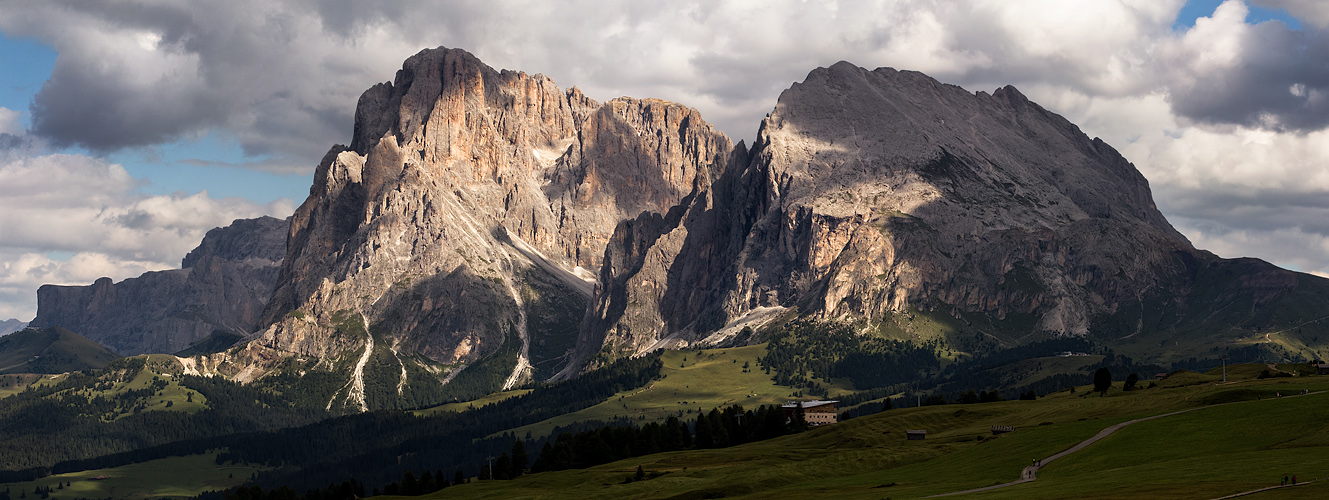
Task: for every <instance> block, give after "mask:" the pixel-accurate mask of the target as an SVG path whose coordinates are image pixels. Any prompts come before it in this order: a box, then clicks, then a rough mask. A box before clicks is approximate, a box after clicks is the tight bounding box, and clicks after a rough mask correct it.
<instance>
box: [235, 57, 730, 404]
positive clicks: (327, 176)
mask: <svg viewBox="0 0 1329 500" xmlns="http://www.w3.org/2000/svg"><path fill="white" fill-rule="evenodd" d="M730 149H732V144H731V143H730V142H729V140H728V139H727V138H726V137H725V136H724V135H723V134H721V133H720V132H718V131H715V130H714V129H712V128H711V126H710V125H709V124H707V123H706V122H705V121H703V120H702V119H701V118H700V116H699V115H698V114H697V112H696V111H695V110H693V109H690V108H687V107H684V106H681V105H678V104H673V103H669V102H665V101H660V100H655V99H646V100H638V99H630V98H619V99H614V100H612V101H609V102H606V103H603V104H601V103H598V102H595V101H593V100H591V99H589V98H587V97H585V96H584V95H582V94H581V92H580V91H578V90H577V89H575V88H573V89H571V90H563V89H560V88H558V87H557V86H556V85H555V84H554V82H553V81H552V80H550V79H549V78H546V77H545V76H543V75H527V74H525V73H520V72H514V71H497V70H494V69H493V68H490V67H489V66H487V65H485V64H483V63H482V62H480V61H479V60H477V59H476V58H475V57H474V56H472V55H471V54H469V53H467V52H465V51H462V50H455V49H442V48H440V49H434V50H425V51H422V52H420V53H419V54H416V55H415V56H413V57H411V58H410V59H408V60H407V61H406V62H405V63H404V64H403V67H402V69H401V70H400V71H398V73H397V75H396V78H395V79H394V80H393V81H392V82H391V83H383V84H379V85H376V86H374V87H373V88H371V89H369V90H368V91H366V92H365V93H364V94H363V95H362V96H361V98H360V101H359V104H358V107H357V110H356V123H355V134H354V138H353V140H352V142H351V145H350V146H349V147H346V146H334V147H333V148H332V149H331V150H330V151H329V152H328V154H327V155H326V156H325V157H324V159H323V161H322V162H321V163H320V164H319V166H318V169H317V171H316V172H315V174H314V185H313V187H312V188H311V189H310V196H309V198H308V199H307V200H306V201H305V202H304V204H302V205H301V206H300V208H299V209H298V210H296V213H295V215H294V216H293V219H292V223H291V226H290V233H289V239H288V250H287V254H286V259H285V261H284V262H283V266H282V270H281V279H280V283H281V285H280V286H279V287H278V289H277V290H276V292H275V293H274V295H273V297H272V301H271V302H269V303H268V306H267V309H266V311H265V312H264V315H263V319H262V321H261V325H260V327H261V329H262V331H261V332H260V333H259V334H258V335H257V336H256V337H255V339H254V340H253V341H252V342H251V343H249V344H248V346H247V347H246V348H245V349H241V350H239V351H237V352H235V353H233V355H234V358H228V359H225V360H222V361H220V362H217V363H218V365H217V366H218V368H219V369H220V370H221V371H223V372H227V373H231V374H238V373H241V372H242V371H243V372H244V374H243V375H240V378H242V379H248V378H253V377H257V376H261V375H262V373H263V372H264V370H266V369H267V368H268V367H270V366H272V365H273V364H274V363H276V362H280V361H281V360H282V359H285V358H289V357H292V356H296V357H309V358H320V359H321V358H328V357H332V356H336V355H338V354H340V353H343V352H349V351H354V350H356V349H361V348H362V347H363V346H365V345H367V343H366V342H365V339H364V338H363V336H361V337H359V338H354V336H347V335H339V334H338V329H337V327H336V325H335V323H337V321H335V320H334V317H338V318H343V319H344V318H345V317H346V315H348V314H349V315H351V316H354V317H356V318H357V319H356V321H363V323H364V324H366V325H368V327H369V328H368V330H369V331H371V332H373V333H374V334H375V335H381V336H382V339H380V340H381V341H382V342H386V343H387V344H388V345H390V346H391V347H392V348H393V349H394V352H396V351H401V352H403V353H415V354H421V355H424V356H426V357H428V358H429V359H431V360H433V361H435V362H438V363H441V364H444V365H457V364H467V363H472V362H474V361H476V360H478V359H481V358H482V357H485V356H487V355H489V354H491V353H494V352H496V351H497V350H498V349H499V347H500V345H501V344H502V343H504V341H505V340H504V339H505V337H506V336H507V335H508V334H510V333H515V334H516V335H515V336H516V337H517V338H519V339H520V341H521V342H522V343H523V346H522V354H521V360H520V361H519V365H520V364H522V363H526V365H527V368H522V367H519V368H518V369H516V370H514V373H513V376H514V377H515V378H514V379H513V381H520V380H524V379H529V378H530V377H531V376H532V370H531V369H530V368H529V366H530V365H532V364H534V365H535V367H534V372H536V373H543V372H545V371H548V370H552V369H553V368H554V367H556V366H561V365H562V364H563V363H565V361H566V354H567V350H568V348H570V347H571V344H572V341H573V339H574V338H575V335H576V323H577V321H578V320H579V318H580V317H581V316H582V313H583V311H584V309H585V303H586V301H587V300H588V299H589V297H590V295H591V291H592V289H593V282H594V276H595V270H598V269H599V267H600V264H601V259H602V258H603V255H604V248H605V245H606V243H607V242H608V240H609V237H610V236H611V235H612V234H613V231H614V228H615V227H616V226H617V225H618V223H619V222H620V221H622V220H624V219H627V218H631V217H636V216H637V215H638V214H640V213H642V212H663V211H665V210H668V209H669V207H671V206H674V205H675V204H677V203H678V202H679V201H680V200H681V199H682V198H683V197H684V196H686V195H687V194H688V193H690V192H692V191H693V190H694V189H695V188H696V186H699V185H700V186H705V185H709V184H710V183H711V181H712V175H711V169H712V167H711V165H712V164H713V163H716V162H717V161H718V162H723V160H724V158H725V156H726V155H727V154H728V152H729V151H730ZM588 279H589V280H588ZM588 281H589V282H588ZM555 299H558V300H555ZM569 300H570V303H571V304H572V306H571V307H570V308H569V307H568V306H566V304H565V303H568V302H569ZM551 301H553V302H560V301H561V302H560V303H564V305H562V306H558V307H561V308H563V309H569V311H562V312H550V310H551V308H555V307H554V306H551V305H550V303H551ZM555 309H556V308H555ZM537 310H539V311H542V312H540V313H539V314H540V317H534V316H532V315H533V314H536V311H537ZM339 314H340V316H339ZM560 315H562V316H567V317H568V318H570V320H569V321H570V323H569V321H564V323H569V324H568V325H566V326H567V328H553V327H549V326H548V325H549V324H551V323H558V322H559V321H556V320H555V319H551V318H550V316H560ZM553 330H558V331H553ZM550 335H562V336H565V337H567V339H566V341H565V342H557V341H550V339H548V338H546V337H548V336H550ZM554 345H562V346H563V347H559V348H557V349H558V351H557V352H553V351H551V350H552V349H555V348H554V347H548V348H547V349H546V351H542V352H536V351H540V348H541V346H554ZM532 349H534V351H532ZM542 360H543V361H544V362H545V364H543V365H542V364H541V361H542ZM546 377H547V375H546Z"/></svg>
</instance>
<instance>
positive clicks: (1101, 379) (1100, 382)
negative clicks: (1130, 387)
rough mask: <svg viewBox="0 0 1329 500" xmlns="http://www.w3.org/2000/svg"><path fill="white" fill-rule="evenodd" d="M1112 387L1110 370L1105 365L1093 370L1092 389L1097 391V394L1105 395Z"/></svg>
mask: <svg viewBox="0 0 1329 500" xmlns="http://www.w3.org/2000/svg"><path fill="white" fill-rule="evenodd" d="M1111 387H1112V372H1111V371H1109V370H1108V369H1107V367H1106V366H1104V367H1102V368H1099V369H1098V371H1096V372H1094V390H1095V391H1098V395H1099V396H1106V395H1107V391H1108V389H1109V388H1111Z"/></svg>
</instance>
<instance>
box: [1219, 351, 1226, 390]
mask: <svg viewBox="0 0 1329 500" xmlns="http://www.w3.org/2000/svg"><path fill="white" fill-rule="evenodd" d="M1218 359H1221V360H1223V383H1224V384H1226V383H1227V355H1226V354H1224V355H1221V356H1219V357H1218Z"/></svg>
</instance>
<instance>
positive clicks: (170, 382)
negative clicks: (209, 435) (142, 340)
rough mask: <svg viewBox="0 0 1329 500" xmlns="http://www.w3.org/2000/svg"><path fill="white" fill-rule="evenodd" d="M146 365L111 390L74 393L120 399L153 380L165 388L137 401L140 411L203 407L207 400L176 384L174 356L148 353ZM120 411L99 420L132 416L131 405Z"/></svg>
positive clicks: (176, 364) (87, 390) (187, 410)
mask: <svg viewBox="0 0 1329 500" xmlns="http://www.w3.org/2000/svg"><path fill="white" fill-rule="evenodd" d="M144 357H145V358H146V363H144V366H143V368H142V369H141V370H139V371H138V372H137V373H135V374H133V378H131V379H130V380H128V381H125V382H122V383H118V384H115V385H114V386H113V387H111V388H109V389H107V390H104V391H97V390H91V389H83V390H80V391H78V392H79V393H80V394H82V395H84V396H88V397H96V396H101V397H103V398H106V399H116V398H122V396H123V395H124V394H125V393H126V392H128V391H131V390H142V389H147V388H149V387H151V385H152V383H153V382H154V381H157V380H162V381H165V382H166V386H165V387H164V388H162V389H161V390H159V391H156V392H154V393H152V394H151V395H149V396H146V397H143V398H140V399H139V400H138V401H137V403H139V404H142V405H143V408H142V410H140V411H184V412H195V411H199V410H202V409H204V408H207V405H208V401H207V398H206V397H204V396H203V395H202V394H199V393H197V392H194V391H193V390H191V389H189V388H187V387H185V386H182V385H180V383H179V381H178V380H177V379H176V376H177V375H178V374H179V373H180V364H179V361H177V360H176V358H175V357H174V356H170V355H166V354H149V355H145V356H144ZM121 409H122V411H119V412H117V413H116V414H115V415H111V416H109V418H107V417H103V419H105V420H115V419H120V418H124V417H125V416H128V415H130V414H132V413H133V410H132V408H131V405H129V404H125V405H122V406H121Z"/></svg>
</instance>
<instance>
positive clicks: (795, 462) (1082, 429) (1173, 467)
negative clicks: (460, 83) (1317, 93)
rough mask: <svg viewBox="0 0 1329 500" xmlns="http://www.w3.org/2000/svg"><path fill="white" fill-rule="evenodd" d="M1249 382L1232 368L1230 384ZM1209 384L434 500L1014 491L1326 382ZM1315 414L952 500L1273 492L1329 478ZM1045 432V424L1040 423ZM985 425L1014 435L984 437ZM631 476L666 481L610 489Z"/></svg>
mask: <svg viewBox="0 0 1329 500" xmlns="http://www.w3.org/2000/svg"><path fill="white" fill-rule="evenodd" d="M1252 371H1254V370H1253V369H1252V368H1251V367H1230V368H1229V372H1228V376H1229V380H1234V379H1236V378H1238V376H1247V375H1249V372H1252ZM1243 373H1244V374H1246V375H1242V374H1243ZM1219 378H1221V375H1219V374H1217V373H1211V374H1194V373H1182V374H1178V375H1175V376H1173V377H1171V378H1169V379H1167V380H1165V381H1164V382H1163V383H1162V384H1161V385H1160V387H1159V388H1155V389H1148V390H1143V391H1135V392H1131V393H1121V392H1119V390H1117V391H1113V392H1110V393H1109V396H1108V397H1103V398H1100V397H1097V395H1094V396H1088V397H1086V396H1085V394H1086V393H1087V392H1088V388H1085V387H1082V388H1079V389H1078V390H1077V391H1076V394H1074V395H1073V394H1070V393H1068V392H1060V393H1057V394H1053V395H1050V396H1047V397H1045V398H1042V399H1040V400H1038V401H1007V402H1000V403H988V404H981V405H964V406H960V405H946V406H932V407H923V408H910V409H897V410H891V411H888V412H884V413H880V414H877V415H872V416H869V417H863V418H859V419H855V420H850V421H848V422H843V423H841V424H837V425H834V426H827V427H823V428H819V429H815V430H813V431H810V432H808V433H805V434H800V435H795V436H786V437H783V438H779V439H774V440H770V441H765V442H760V443H753V444H750V445H745V446H739V447H734V448H729V449H722V450H695V451H687V452H676V453H666V454H659V455H651V456H647V457H641V458H638V459H630V460H625V461H621V462H616V463H613V464H608V465H604V466H600V467H595V468H592V469H587V470H578V471H563V472H556V473H545V474H536V475H532V476H529V477H525V478H522V479H519V480H516V481H495V482H488V481H485V482H476V483H472V484H470V485H466V486H461V487H453V488H449V489H447V490H444V491H443V492H441V493H440V494H437V496H438V497H439V498H442V497H444V496H446V497H448V498H454V497H455V498H495V497H502V498H671V497H677V498H703V497H706V496H711V497H718V495H721V494H723V495H725V496H726V497H729V498H733V497H750V498H800V497H809V496H811V497H832V496H833V497H837V498H884V497H888V496H889V497H891V498H916V497H921V496H926V495H932V494H937V493H946V492H951V491H957V490H963V489H968V488H975V487H981V486H988V485H992V484H997V483H1001V482H1006V481H1012V480H1014V479H1017V478H1018V476H1019V471H1020V469H1021V468H1022V467H1024V466H1026V465H1028V464H1029V462H1030V461H1031V460H1032V459H1033V458H1035V457H1047V456H1049V455H1051V454H1053V453H1056V452H1058V451H1060V450H1063V449H1065V448H1067V447H1069V446H1071V445H1073V444H1075V443H1077V442H1079V441H1081V440H1083V439H1086V438H1088V437H1090V436H1092V435H1093V434H1095V433H1097V432H1098V431H1099V430H1101V429H1103V428H1105V427H1108V426H1110V425H1112V424H1115V423H1119V422H1123V421H1126V420H1131V419H1134V418H1139V417H1142V416H1149V415H1157V414H1160V413H1166V412H1169V411H1175V410H1179V409H1186V408H1193V407H1197V406H1201V405H1202V402H1221V401H1227V400H1232V399H1244V398H1253V397H1254V396H1255V395H1256V394H1273V393H1275V392H1281V393H1283V394H1291V393H1295V392H1299V391H1300V390H1301V389H1312V390H1326V389H1329V377H1298V378H1281V379H1266V380H1253V379H1247V380H1242V381H1237V382H1231V383H1228V384H1221V383H1218V382H1215V380H1217V379H1219ZM1118 387H1120V383H1118ZM1326 405H1329V394H1315V395H1310V396H1303V397H1285V398H1281V399H1280V398H1264V399H1263V400H1260V401H1242V402H1237V403H1235V404H1232V405H1227V406H1220V407H1213V408H1207V409H1203V410H1198V411H1194V412H1190V413H1186V414H1182V415H1176V416H1172V417H1164V418H1161V419H1158V420H1153V421H1149V422H1144V423H1140V424H1136V425H1135V426H1131V427H1127V428H1125V429H1124V430H1122V431H1120V433H1118V434H1117V435H1114V436H1112V437H1110V438H1108V439H1105V440H1103V441H1100V442H1099V443H1096V444H1094V445H1092V446H1090V447H1089V448H1086V449H1085V450H1082V451H1080V452H1079V453H1078V454H1073V455H1070V456H1068V457H1066V458H1063V459H1061V460H1059V461H1058V462H1054V463H1052V464H1049V466H1048V467H1046V468H1045V469H1044V470H1043V472H1042V473H1040V479H1039V480H1038V481H1035V482H1033V483H1029V484H1025V485H1019V486H1015V487H1012V488H1008V489H1004V490H998V491H993V492H986V493H982V494H973V495H968V496H965V497H963V498H989V497H990V498H1094V497H1102V498H1124V497H1137V498H1138V497H1155V498H1209V497H1216V496H1222V495H1225V494H1230V493H1235V492H1239V491H1244V490H1249V489H1254V488H1256V487H1261V486H1267V485H1270V484H1277V480H1278V478H1279V477H1281V475H1282V474H1284V473H1289V474H1298V475H1299V476H1301V477H1302V478H1303V479H1309V478H1312V477H1321V476H1326V475H1329V453H1326V451H1329V429H1326V428H1325V426H1324V425H1323V416H1322V415H1323V411H1322V410H1323V408H1324V407H1325V406H1326ZM1044 422H1049V423H1050V424H1044V425H1040V424H1043V423H1044ZM990 425H1012V426H1015V427H1016V428H1017V430H1016V431H1015V432H1012V433H1009V434H1004V435H1002V436H999V437H995V438H993V437H990V433H989V432H988V427H989V426H990ZM906 429H927V430H928V431H929V434H928V439H927V440H925V441H921V442H919V441H912V442H911V441H907V440H905V437H904V432H903V431H904V430H906ZM638 465H642V466H643V467H644V468H645V469H646V470H647V471H652V472H659V473H665V474H664V475H662V476H661V477H658V478H655V479H651V480H648V481H643V482H636V483H631V484H621V483H623V479H624V478H625V477H626V476H627V475H629V474H631V473H632V472H633V471H635V470H636V467H637V466H638ZM1315 488H1320V487H1319V486H1316V487H1315ZM1282 493H1286V492H1279V494H1280V495H1281V494H1282ZM1298 494H1300V493H1298ZM1266 498H1281V496H1277V495H1275V496H1266Z"/></svg>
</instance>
